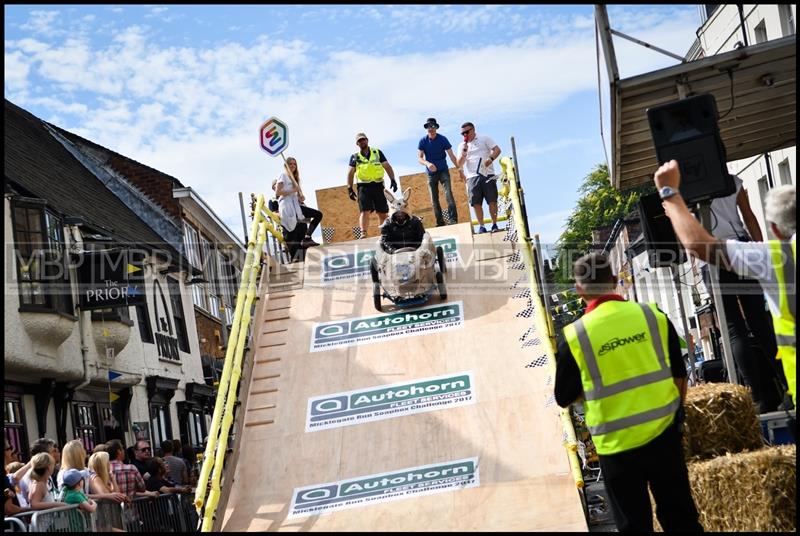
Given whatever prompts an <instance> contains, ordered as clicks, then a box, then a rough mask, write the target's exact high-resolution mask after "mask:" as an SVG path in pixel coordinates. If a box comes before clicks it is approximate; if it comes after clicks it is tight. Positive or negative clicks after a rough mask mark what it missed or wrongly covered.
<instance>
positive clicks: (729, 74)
mask: <svg viewBox="0 0 800 536" xmlns="http://www.w3.org/2000/svg"><path fill="white" fill-rule="evenodd" d="M728 78H730V79H731V107H730V109H729V110H728V111H727V112H725V113H724V114H722V115H721V116H719V118H718V119H717V121H721V120H722V119H724V118H725V117H726V116H727V115H728V114H729V113H731V112H732V111H733V97H734V94H733V68H731V69H728Z"/></svg>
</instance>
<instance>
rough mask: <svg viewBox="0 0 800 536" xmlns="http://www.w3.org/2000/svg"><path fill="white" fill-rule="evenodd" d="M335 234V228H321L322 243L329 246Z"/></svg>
mask: <svg viewBox="0 0 800 536" xmlns="http://www.w3.org/2000/svg"><path fill="white" fill-rule="evenodd" d="M334 234H336V228H335V227H323V228H322V241H323V242H325V243H326V244H329V243H330V242H332V241H333V235H334Z"/></svg>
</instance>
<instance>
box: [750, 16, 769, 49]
mask: <svg viewBox="0 0 800 536" xmlns="http://www.w3.org/2000/svg"><path fill="white" fill-rule="evenodd" d="M753 32H754V33H755V36H756V44H758V43H765V42H766V41H767V23H766V22H765V21H764V19H761V22H759V23H758V24H756V27H755V29H754V30H753Z"/></svg>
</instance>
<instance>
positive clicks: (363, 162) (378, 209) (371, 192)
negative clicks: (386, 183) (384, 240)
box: [347, 132, 397, 238]
mask: <svg viewBox="0 0 800 536" xmlns="http://www.w3.org/2000/svg"><path fill="white" fill-rule="evenodd" d="M356 145H358V149H359V150H358V152H356V153H355V154H353V155H351V156H350V170H349V171H348V172H347V195H349V196H350V199H352V200H353V201H355V200H356V199H358V211H359V215H358V224H359V226H360V227H361V237H360V238H366V237H367V236H368V233H367V226H368V225H369V214H370V212H375V213H376V214H377V215H378V226H379V227H380V225H381V224H382V223H383V222H384V221H385V220H386V216H387V215H388V213H389V205H388V204H387V203H386V197H384V195H383V172H384V170H385V171H386V173H388V174H389V180H390V181H391V186H390V188H391V189H392V191H393V192H396V191H397V181H395V180H394V169H392V166H391V165H390V164H389V162H388V161H387V160H386V156H384V154H383V151H381V150H380V149H378V148H376V147H370V146H369V139H368V138H367V135H366V134H364V133H363V132H359V133H358V134H356ZM353 176H355V177H356V178H358V196H356V193H355V192H354V191H353Z"/></svg>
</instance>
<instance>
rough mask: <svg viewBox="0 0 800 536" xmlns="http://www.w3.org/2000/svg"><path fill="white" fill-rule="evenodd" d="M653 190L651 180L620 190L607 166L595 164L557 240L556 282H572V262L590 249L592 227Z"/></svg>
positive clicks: (611, 219) (628, 208)
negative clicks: (610, 177) (612, 183)
mask: <svg viewBox="0 0 800 536" xmlns="http://www.w3.org/2000/svg"><path fill="white" fill-rule="evenodd" d="M654 191H655V187H654V186H653V184H652V183H651V182H648V183H646V184H643V185H642V186H638V187H636V188H632V189H629V190H625V191H619V190H617V189H616V188H614V187H613V186H612V185H611V181H610V180H609V176H608V167H607V166H606V165H605V164H597V165H596V166H595V168H594V169H593V170H592V171H591V172H590V173H589V174H588V175H587V176H586V177H585V178H584V180H583V184H581V186H580V188H578V194H580V198H579V199H578V203H577V205H576V206H575V209H574V210H573V211H572V214H571V215H570V217H569V219H568V220H567V223H566V225H565V226H564V231H563V232H562V233H561V236H560V237H559V238H558V241H557V242H556V252H557V254H558V266H559V269H558V270H557V272H556V274H555V275H556V276H555V283H556V284H557V285H558V284H559V283H561V284H569V283H571V282H572V261H574V260H575V259H577V258H578V257H579V256H581V255H583V254H585V253H587V252H588V251H589V246H591V244H592V229H598V228H600V227H605V226H608V225H612V224H613V223H614V222H615V221H616V220H617V219H618V218H622V217H625V215H627V214H629V213H630V212H631V211H632V210H633V209H634V208H636V203H637V202H638V201H639V197H640V196H642V195H646V194H648V193H651V192H654Z"/></svg>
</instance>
